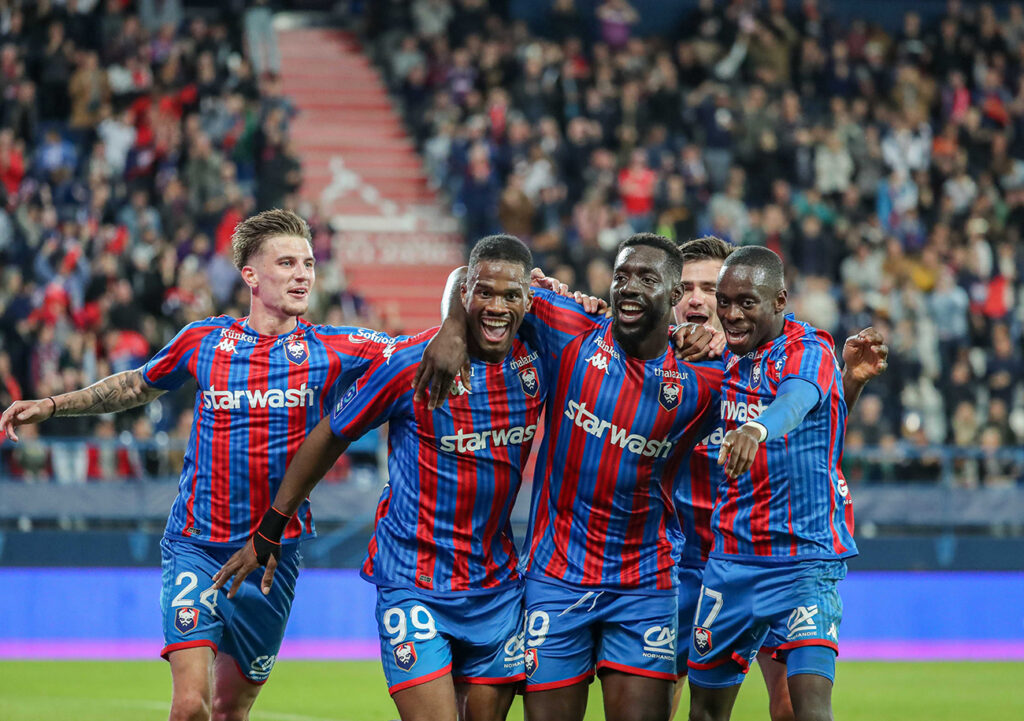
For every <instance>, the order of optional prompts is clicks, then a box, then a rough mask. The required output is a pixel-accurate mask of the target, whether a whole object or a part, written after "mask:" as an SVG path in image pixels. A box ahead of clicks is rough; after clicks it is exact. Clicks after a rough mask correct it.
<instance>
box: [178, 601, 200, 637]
mask: <svg viewBox="0 0 1024 721" xmlns="http://www.w3.org/2000/svg"><path fill="white" fill-rule="evenodd" d="M198 625H199V609H198V608H193V607H192V606H182V607H181V608H179V609H178V610H177V611H176V612H175V614H174V628H175V629H177V631H178V633H190V632H192V631H195V630H196V627H197V626H198Z"/></svg>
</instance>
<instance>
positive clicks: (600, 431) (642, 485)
mask: <svg viewBox="0 0 1024 721" xmlns="http://www.w3.org/2000/svg"><path fill="white" fill-rule="evenodd" d="M573 305H575V304H574V303H572V302H571V301H567V300H565V299H562V298H559V297H557V296H554V295H553V294H550V293H546V292H545V293H540V292H537V293H535V295H534V312H533V313H532V314H531V315H533V316H534V319H533V320H530V318H529V317H528V321H527V322H528V324H529V325H530V327H531V328H533V327H534V326H540V327H539V328H538V329H537V332H538V333H539V334H541V335H542V336H543V342H542V345H543V348H544V351H545V362H546V365H547V366H548V367H549V368H550V369H551V375H552V391H551V395H550V397H549V399H548V406H547V409H546V412H545V428H546V431H545V433H546V435H545V438H544V441H543V444H542V447H541V452H540V459H539V461H538V473H537V477H536V478H535V483H534V498H533V508H532V518H531V534H530V549H531V557H530V565H529V568H528V575H531V576H537V577H543V578H545V579H548V580H555V581H556V582H557V581H561V582H565V583H567V584H572V585H582V586H595V587H603V588H614V589H620V590H628V589H636V590H639V591H644V592H649V591H654V592H658V591H670V590H671V589H672V588H674V586H675V583H676V574H675V572H674V567H675V564H676V560H677V558H678V553H679V548H678V542H679V539H680V534H679V527H678V519H677V518H676V514H675V509H674V506H673V500H672V490H673V482H674V479H675V478H676V476H677V474H678V471H679V468H680V467H681V465H682V464H683V463H686V462H687V459H688V456H689V452H690V450H691V448H692V447H693V444H694V443H695V442H696V441H697V440H698V439H699V438H700V437H701V433H702V431H706V427H705V424H706V422H707V420H708V418H709V417H711V416H713V414H714V413H715V412H716V411H717V407H716V406H717V399H718V392H719V388H720V385H721V367H720V366H719V365H718V364H688V363H683V362H681V361H677V360H676V358H675V356H674V354H673V353H671V352H670V351H669V347H668V340H667V339H666V343H665V352H664V353H662V354H661V355H659V356H658V357H657V358H654V359H652V360H646V361H645V360H640V359H637V358H632V357H630V356H629V355H628V354H627V353H626V351H625V350H624V349H623V348H622V347H621V346H620V345H619V344H618V342H617V341H616V340H615V338H614V336H613V333H612V322H611V320H609V319H600V320H597V321H595V320H593V319H592V318H590V317H584V320H585V321H586V322H582V321H581V320H580V319H579V318H574V317H573V316H572V315H571V314H570V315H566V314H565V313H560V312H559V309H560V308H561V309H564V308H568V309H570V310H571V306H573ZM561 316H565V317H566V318H567V320H565V321H560V320H559V318H560V317H561ZM541 321H546V322H543V323H542V322H541Z"/></svg>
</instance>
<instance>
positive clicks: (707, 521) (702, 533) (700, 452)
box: [680, 446, 715, 561]
mask: <svg viewBox="0 0 1024 721" xmlns="http://www.w3.org/2000/svg"><path fill="white" fill-rule="evenodd" d="M714 462H715V459H712V458H711V457H709V455H708V447H707V446H697V447H696V448H694V449H693V453H692V454H691V455H690V509H689V511H690V513H692V514H693V516H692V517H693V526H694V530H695V531H696V533H697V537H698V538H699V539H700V557H701V560H702V561H706V560H708V553H709V552H710V551H711V545H712V543H713V541H714V534H713V533H712V531H711V509H712V507H713V505H714V501H713V491H714V489H713V488H712V486H711V464H712V463H714ZM682 512H683V510H682V509H680V513H682ZM686 542H687V543H692V542H693V539H690V538H688V539H686Z"/></svg>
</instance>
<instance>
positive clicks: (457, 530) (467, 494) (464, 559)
mask: <svg viewBox="0 0 1024 721" xmlns="http://www.w3.org/2000/svg"><path fill="white" fill-rule="evenodd" d="M487 375H488V372H487V371H486V370H485V371H484V377H483V378H480V379H478V380H477V383H478V384H479V383H483V384H484V387H485V388H488V387H489V386H488V380H489V379H488V378H487ZM471 380H472V379H471V378H470V379H463V385H467V386H468V385H470V383H469V381H471ZM476 392H478V393H479V392H481V391H480V386H479V385H477V388H476ZM485 392H486V391H485ZM490 398H491V396H490V394H489V395H488V399H489V400H490ZM448 410H449V411H451V414H452V426H453V427H454V428H455V429H456V431H458V429H463V430H465V431H466V432H467V433H475V432H476V425H475V424H474V423H473V411H472V409H471V407H470V404H469V395H468V394H464V395H459V396H449V398H448ZM434 468H436V466H434ZM435 479H436V480H435V483H436V484H440V483H441V478H440V475H437V476H435ZM455 479H456V480H455V509H454V513H453V514H452V519H451V525H452V550H453V552H454V557H453V558H452V564H451V571H452V578H451V590H453V591H464V590H466V589H468V588H469V559H470V558H471V556H472V553H473V541H474V538H473V530H474V529H473V507H474V505H475V504H476V492H477V459H476V458H474V457H472V456H470V455H461V454H455ZM435 491H436V486H435ZM438 495H439V494H435V500H434V503H435V504H436V503H437V500H436V499H437V497H438ZM435 507H436V506H435ZM437 512H438V514H439V515H440V514H441V513H442V512H445V511H442V510H441V509H438V511H437ZM431 536H433V534H431Z"/></svg>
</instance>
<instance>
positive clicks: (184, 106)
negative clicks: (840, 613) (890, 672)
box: [0, 0, 1024, 485]
mask: <svg viewBox="0 0 1024 721" xmlns="http://www.w3.org/2000/svg"><path fill="white" fill-rule="evenodd" d="M231 5H232V7H228V6H227V5H225V9H224V11H223V13H222V14H220V15H213V16H193V15H188V16H186V14H185V12H184V10H183V8H182V3H181V2H180V0H167V1H164V2H152V1H148V0H139V1H138V2H129V1H127V0H108V1H107V2H105V3H102V4H101V3H98V2H96V0H78V1H77V2H76V1H75V0H68V2H66V3H63V4H61V3H56V2H49V1H48V0H41V1H40V2H38V3H25V4H22V3H18V2H8V3H2V4H0V196H2V197H0V266H2V268H3V272H2V277H0V403H2V404H3V405H7V404H8V403H9V402H11V401H12V400H14V399H17V398H22V397H45V396H47V395H50V394H52V393H55V392H59V391H61V390H64V389H71V388H78V387H81V386H83V385H86V384H88V383H89V382H91V381H92V380H96V379H99V378H102V377H104V376H106V375H107V374H109V373H111V372H116V371H118V370H123V369H126V368H131V367H136V366H138V365H139V364H141V363H142V362H143V361H144V360H145V359H146V358H148V357H149V355H150V354H151V353H152V352H153V351H155V350H156V349H158V348H159V347H161V346H162V345H163V343H165V342H166V341H167V340H168V338H169V337H170V334H171V333H173V331H174V330H176V329H177V328H179V327H181V326H182V325H183V324H185V323H187V322H189V321H191V320H194V319H197V318H201V317H205V316H207V315H211V314H217V313H222V312H223V313H228V314H232V315H238V316H240V315H244V309H245V307H246V305H247V303H248V294H247V292H246V290H245V289H244V287H242V286H241V285H240V284H239V283H238V282H237V271H236V270H235V269H234V268H233V266H232V265H231V260H230V257H229V255H230V254H229V253H228V252H227V249H228V246H229V238H230V234H231V231H232V229H233V228H234V226H235V225H236V224H237V222H238V221H239V220H240V219H241V218H242V217H244V216H246V215H247V214H249V213H251V212H253V211H255V210H260V209H264V208H268V207H276V206H280V207H287V208H292V209H300V208H299V199H298V196H297V190H298V188H299V186H300V184H301V177H302V176H301V165H300V163H299V161H298V158H297V156H296V155H295V153H294V150H293V148H292V146H291V143H290V142H289V120H290V118H291V117H293V115H294V114H295V113H296V112H297V109H296V108H295V107H294V106H293V105H292V103H291V102H290V101H289V100H288V98H287V96H286V95H285V90H286V89H283V88H282V87H281V82H280V79H279V77H278V76H277V75H276V73H275V71H276V70H277V67H276V63H278V62H279V61H278V60H277V57H276V52H275V50H274V48H273V47H267V48H265V50H266V52H265V53H263V52H251V48H253V47H255V45H256V44H257V43H262V44H268V43H269V44H270V45H271V46H272V38H273V35H272V33H271V34H270V36H269V37H270V40H267V36H266V34H265V33H263V34H261V32H257V31H259V30H260V29H261V28H265V23H266V20H267V19H268V17H269V15H268V9H267V3H265V2H256V3H251V5H253V7H250V8H248V9H247V10H246V12H245V13H244V14H238V13H233V12H231V10H233V9H236V8H234V5H238V3H233V4H231ZM502 5H503V4H502V3H490V4H488V3H487V2H485V0H414V1H413V2H405V0H388V1H382V2H380V3H370V4H369V5H368V7H367V12H368V14H369V18H368V19H369V28H368V30H369V34H370V37H371V40H372V42H371V43H370V45H369V47H371V48H372V49H373V51H374V52H375V54H376V56H377V59H378V61H379V62H380V64H381V66H382V68H383V70H384V71H385V75H386V77H387V79H388V82H389V84H390V86H391V88H392V89H393V91H394V94H395V96H396V97H398V98H399V99H400V101H401V104H402V106H403V107H404V112H405V117H406V118H407V120H408V124H409V128H410V132H411V133H412V134H413V135H414V137H415V138H416V140H417V143H418V145H419V147H420V148H421V150H422V152H423V155H424V159H425V163H426V165H427V168H428V171H429V173H430V175H431V177H432V179H433V182H434V183H435V184H436V186H437V187H438V188H439V189H441V190H442V191H443V192H444V193H445V194H446V196H447V197H448V198H449V199H450V200H451V202H452V206H453V208H454V210H455V211H456V213H457V214H458V215H459V216H460V217H461V219H462V220H463V223H464V228H465V232H466V237H467V240H470V241H471V240H473V239H476V238H479V237H481V236H482V235H485V234H487V233H491V232H495V231H498V230H504V231H507V232H510V233H513V234H516V235H518V236H520V237H522V238H523V239H525V240H527V241H528V242H529V244H530V246H531V249H532V250H533V252H534V254H535V256H536V257H538V258H539V259H540V260H541V261H542V263H543V266H544V267H545V268H546V269H547V270H549V272H552V273H553V274H555V275H556V276H558V277H559V278H561V279H562V280H564V281H565V282H567V283H569V284H570V285H571V286H573V287H579V288H580V289H583V290H589V292H591V293H593V294H595V295H599V296H607V292H608V288H609V284H610V277H611V272H610V267H611V266H610V261H611V253H612V252H613V250H614V248H615V247H616V244H617V243H618V242H619V241H620V240H621V239H623V238H625V237H627V236H628V235H629V234H630V233H632V232H635V231H641V230H655V231H657V232H659V233H662V234H664V235H667V236H668V237H671V238H674V239H676V240H678V241H683V240H686V239H689V238H692V237H697V236H700V235H703V234H714V235H717V236H720V237H722V238H724V239H726V240H728V241H730V242H731V243H733V244H735V245H748V244H763V245H766V246H768V247H769V248H772V249H773V250H776V251H777V252H779V253H780V254H781V255H782V256H783V257H784V258H785V260H786V263H787V267H788V269H789V273H790V277H789V287H790V293H791V306H792V308H793V310H795V312H796V313H797V315H798V316H799V317H801V318H804V319H806V320H807V321H808V322H811V323H813V324H815V325H818V326H820V327H822V328H826V329H829V330H830V331H831V332H832V333H833V335H834V336H835V337H836V338H844V337H845V336H846V335H848V334H850V333H851V332H853V331H855V330H857V329H859V328H861V327H864V326H867V325H874V326H876V327H878V328H879V329H881V330H882V331H883V333H885V334H886V336H887V337H888V339H889V345H890V347H891V348H892V353H891V357H890V369H889V372H888V373H886V374H885V375H884V376H883V377H882V378H880V379H879V380H878V381H876V382H875V383H873V384H872V387H870V388H869V390H868V394H867V395H866V396H865V398H864V399H863V401H862V402H861V404H860V405H859V407H858V408H857V409H856V411H855V413H854V414H853V415H852V417H851V420H850V430H849V435H848V438H847V446H848V448H849V451H850V452H849V453H848V456H853V457H854V459H853V460H852V461H850V462H849V463H848V464H847V465H848V467H849V469H850V473H851V477H852V479H853V480H857V479H860V478H873V479H880V480H913V479H920V480H923V481H931V480H933V479H935V478H936V477H937V476H938V475H940V474H941V471H942V469H943V468H950V467H953V468H954V470H955V474H954V475H955V479H954V480H955V481H956V482H957V483H960V484H963V485H975V484H978V483H989V484H998V483H1007V482H1014V481H1018V480H1020V478H1021V477H1022V474H1024V468H1022V467H1021V465H1020V464H1018V463H1017V462H1016V461H1014V460H1013V459H1007V458H1005V457H1003V456H1000V455H999V454H998V453H997V451H998V450H999V449H1000V448H1004V447H1006V446H1008V445H1013V444H1018V443H1020V442H1021V441H1022V440H1024V385H1022V383H1021V379H1022V377H1024V373H1022V350H1021V348H1022V345H1021V317H1020V313H1019V311H1018V305H1017V303H1016V298H1017V296H1018V295H1019V294H1020V292H1021V286H1020V284H1021V269H1022V260H1024V259H1022V255H1021V245H1020V232H1021V227H1022V221H1024V160H1022V159H1024V83H1021V82H1020V78H1021V77H1022V72H1021V71H1022V67H1024V12H1022V10H1021V6H1020V5H1016V4H1015V5H1011V6H1009V9H1008V11H1007V13H1006V14H1005V15H1004V16H1002V17H999V16H997V15H996V13H995V11H994V10H993V8H992V7H991V6H989V5H985V4H982V5H975V4H971V3H960V2H956V0H952V1H951V2H949V4H948V8H947V12H946V14H945V15H944V16H943V17H941V18H940V19H939V20H938V21H936V22H924V21H922V19H921V18H920V17H919V16H918V15H917V14H915V13H913V12H911V13H908V14H907V15H906V17H905V20H904V24H903V27H902V29H900V30H899V31H898V32H886V31H885V30H884V29H883V28H881V27H879V26H877V25H875V24H872V23H871V22H869V21H867V20H866V19H862V20H857V21H855V22H852V23H849V24H840V23H837V22H835V21H834V20H833V19H832V18H830V17H829V16H828V15H827V14H824V13H823V11H822V9H821V8H820V7H819V4H818V3H817V2H815V1H814V0H806V1H805V2H803V3H801V4H800V6H799V8H798V9H797V10H796V11H795V12H791V11H790V10H789V9H788V8H787V4H786V3H785V2H782V1H781V0H764V1H763V2H757V1H754V0H735V1H732V2H723V1H719V2H713V1H710V0H702V2H700V3H699V5H698V7H697V8H696V9H695V10H694V11H693V12H692V13H691V14H690V15H689V16H687V17H686V18H684V20H683V21H682V22H681V23H680V25H679V26H678V27H677V28H667V29H665V32H664V34H663V35H661V36H660V37H643V38H641V37H638V36H637V35H636V34H634V29H635V26H636V25H637V22H638V20H639V16H638V14H637V12H636V10H635V9H634V8H632V7H631V6H630V5H629V3H628V2H626V1H625V0H606V1H605V2H602V3H600V4H599V7H598V10H597V12H596V15H595V16H594V17H589V16H584V15H583V14H582V13H581V11H580V9H579V8H577V7H576V5H575V4H574V2H573V0H553V1H552V3H551V9H550V13H549V16H548V17H547V18H546V21H545V22H544V23H543V24H542V26H541V27H539V28H537V31H531V29H530V28H528V26H527V25H526V24H525V23H523V22H518V21H513V20H510V19H509V17H508V14H507V12H506V11H505V10H504V9H502ZM264 55H265V57H264ZM301 211H302V213H303V215H304V216H305V217H306V218H307V219H308V220H309V221H310V224H311V226H312V227H313V230H314V240H315V250H316V253H317V256H318V259H319V260H320V261H322V262H323V261H328V260H330V254H331V237H330V233H329V231H328V229H327V227H326V223H325V222H324V221H323V219H322V218H320V217H319V216H318V213H317V211H316V208H315V207H308V206H307V207H302V208H301ZM318 284H319V286H320V289H319V292H318V293H317V294H316V295H315V296H314V302H313V313H312V314H311V315H312V317H313V319H314V320H325V321H327V322H333V323H342V322H344V323H353V324H361V325H368V326H371V327H382V324H383V322H382V320H381V319H380V318H377V317H374V316H373V315H372V312H373V311H372V309H370V308H367V307H366V306H365V304H363V303H362V302H361V301H360V299H359V298H357V297H354V296H352V295H351V294H349V293H348V292H346V291H345V289H344V288H343V287H341V286H340V285H339V284H338V283H337V282H333V283H332V280H331V278H330V276H329V275H321V278H320V280H319V282H318ZM389 330H394V329H389ZM191 404H192V399H191V397H190V395H189V393H188V392H183V393H182V394H180V395H178V396H175V397H173V398H171V399H169V402H157V403H154V404H151V405H150V406H149V407H147V410H146V412H145V413H143V412H141V411H139V412H137V413H136V414H134V415H129V416H127V417H126V418H124V419H120V418H119V419H111V420H103V421H101V422H100V423H99V424H98V426H95V427H93V426H92V425H91V424H90V423H88V422H85V421H83V420H82V419H78V418H67V419H59V420H57V421H54V422H53V423H50V424H46V425H45V426H42V427H40V429H38V430H37V429H36V428H35V427H32V428H31V429H27V430H26V433H27V434H29V435H32V434H35V433H37V432H41V433H43V434H45V435H51V436H55V437H60V438H75V437H84V436H86V435H97V436H99V437H101V438H114V437H117V434H118V432H122V433H124V432H128V433H130V434H131V437H133V438H136V439H147V438H151V437H153V436H154V434H161V433H167V434H169V435H170V437H171V438H174V439H177V440H178V441H179V442H181V441H183V440H184V438H185V437H187V428H188V424H187V422H186V421H187V418H188V417H189V416H188V411H189V410H190V408H191ZM115 424H116V425H115ZM943 443H945V444H950V445H951V446H953V447H956V448H960V449H964V450H970V451H972V452H975V453H977V451H976V450H975V449H981V451H980V456H979V457H978V458H975V459H968V460H958V461H957V462H956V463H955V464H953V465H952V466H951V465H950V464H948V463H944V462H943V461H942V459H941V458H939V456H937V455H935V454H933V453H931V451H929V450H928V449H929V448H931V447H932V446H933V444H943ZM863 447H880V448H881V449H883V452H882V453H875V454H872V455H871V457H870V458H868V457H864V456H861V457H859V459H858V458H857V451H858V449H860V448H863ZM3 453H4V456H5V460H7V461H13V464H14V466H13V467H16V468H17V469H18V471H19V472H20V473H21V474H23V475H24V476H25V477H27V478H32V477H37V478H49V477H54V478H57V479H62V480H82V479H85V478H90V479H99V478H119V477H132V476H134V475H137V474H138V472H139V469H142V470H143V471H144V474H156V475H162V474H163V473H164V472H165V471H166V468H165V466H167V465H168V463H169V464H170V465H172V466H173V465H174V459H168V457H167V454H156V453H142V454H141V455H140V454H138V453H135V454H133V453H131V452H130V451H129V450H128V449H121V450H119V451H117V452H115V451H114V450H110V449H108V450H106V451H102V452H101V449H98V448H89V449H87V448H86V446H84V445H78V446H68V447H65V448H62V449H55V451H54V453H53V454H52V457H50V458H47V457H46V456H45V455H43V454H42V453H40V452H38V451H34V450H33V449H32V447H31V444H21V445H20V446H19V447H18V448H17V449H15V450H11V449H10V448H6V449H4V451H3Z"/></svg>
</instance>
